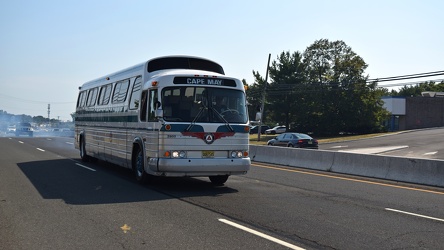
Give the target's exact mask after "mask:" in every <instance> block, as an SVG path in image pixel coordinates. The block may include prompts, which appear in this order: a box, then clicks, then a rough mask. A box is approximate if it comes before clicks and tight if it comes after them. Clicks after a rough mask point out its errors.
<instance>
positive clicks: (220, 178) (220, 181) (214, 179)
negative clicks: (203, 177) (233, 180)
mask: <svg viewBox="0 0 444 250" xmlns="http://www.w3.org/2000/svg"><path fill="white" fill-rule="evenodd" d="M228 176H229V175H215V176H209V177H208V178H210V181H211V183H213V185H215V186H222V185H224V183H225V182H227V180H228Z"/></svg>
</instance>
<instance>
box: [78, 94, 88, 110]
mask: <svg viewBox="0 0 444 250" xmlns="http://www.w3.org/2000/svg"><path fill="white" fill-rule="evenodd" d="M86 93H87V92H86V91H82V92H80V94H79V99H78V100H77V107H78V108H81V107H84V106H85V100H86Z"/></svg>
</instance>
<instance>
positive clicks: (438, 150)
mask: <svg viewBox="0 0 444 250" xmlns="http://www.w3.org/2000/svg"><path fill="white" fill-rule="evenodd" d="M443 134H444V128H433V129H421V130H412V131H401V132H399V133H395V134H389V135H385V136H380V137H375V138H369V139H364V140H356V141H344V142H337V143H325V144H320V145H319V148H320V149H323V150H334V151H343V152H355V153H369V154H380V155H389V156H400V157H410V158H424V159H439V160H444V139H443Z"/></svg>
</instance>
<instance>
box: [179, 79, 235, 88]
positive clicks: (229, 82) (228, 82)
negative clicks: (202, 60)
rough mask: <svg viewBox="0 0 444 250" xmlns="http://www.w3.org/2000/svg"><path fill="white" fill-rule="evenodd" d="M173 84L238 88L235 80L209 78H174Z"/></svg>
mask: <svg viewBox="0 0 444 250" xmlns="http://www.w3.org/2000/svg"><path fill="white" fill-rule="evenodd" d="M173 83H174V84H195V85H217V86H228V87H236V82H235V81H234V80H230V79H221V78H209V77H174V80H173Z"/></svg>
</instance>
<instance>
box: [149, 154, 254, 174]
mask: <svg viewBox="0 0 444 250" xmlns="http://www.w3.org/2000/svg"><path fill="white" fill-rule="evenodd" d="M250 165H251V160H250V158H235V159H229V158H227V159H214V158H213V159H199V158H197V159H171V158H151V159H149V161H148V167H147V168H148V169H146V171H147V172H148V173H154V174H155V175H162V176H213V175H241V174H246V173H247V172H248V170H250Z"/></svg>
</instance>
